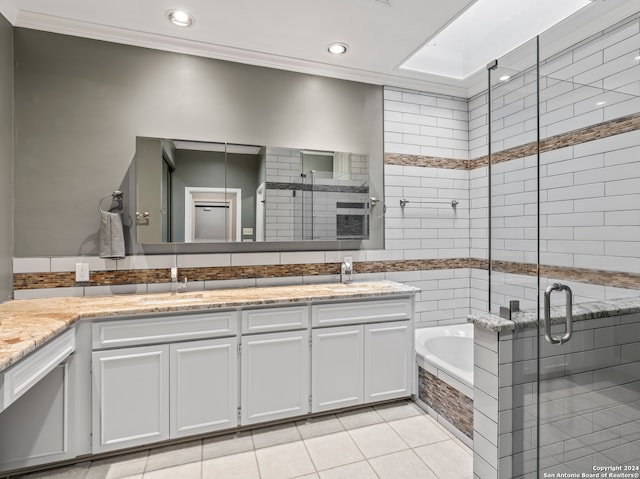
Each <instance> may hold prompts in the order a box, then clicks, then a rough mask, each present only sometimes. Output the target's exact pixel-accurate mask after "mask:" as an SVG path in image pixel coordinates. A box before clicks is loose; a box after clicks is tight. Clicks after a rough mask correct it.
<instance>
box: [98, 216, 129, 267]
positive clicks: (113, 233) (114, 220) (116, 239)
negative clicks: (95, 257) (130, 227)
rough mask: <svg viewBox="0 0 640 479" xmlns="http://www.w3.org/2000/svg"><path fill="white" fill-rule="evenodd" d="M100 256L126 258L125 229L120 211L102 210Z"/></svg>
mask: <svg viewBox="0 0 640 479" xmlns="http://www.w3.org/2000/svg"><path fill="white" fill-rule="evenodd" d="M100 257H101V258H110V259H122V258H124V231H123V229H122V216H121V214H120V213H111V212H109V211H102V210H101V211H100Z"/></svg>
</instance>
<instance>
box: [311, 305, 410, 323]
mask: <svg viewBox="0 0 640 479" xmlns="http://www.w3.org/2000/svg"><path fill="white" fill-rule="evenodd" d="M411 315H412V312H411V299H410V298H399V299H385V300H374V301H354V302H352V303H335V304H316V305H313V306H312V307H311V324H312V326H313V327H319V326H335V325H340V324H354V323H372V322H379V321H399V320H402V319H411Z"/></svg>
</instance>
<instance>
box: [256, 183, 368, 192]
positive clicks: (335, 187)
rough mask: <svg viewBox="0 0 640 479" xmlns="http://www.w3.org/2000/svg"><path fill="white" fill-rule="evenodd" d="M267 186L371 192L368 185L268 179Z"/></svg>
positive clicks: (274, 187)
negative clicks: (286, 181)
mask: <svg viewBox="0 0 640 479" xmlns="http://www.w3.org/2000/svg"><path fill="white" fill-rule="evenodd" d="M266 188H267V189H268V190H293V191H295V190H302V191H326V192H331V193H369V187H368V186H353V185H351V186H350V185H323V184H317V183H316V184H311V183H284V182H275V181H267V183H266Z"/></svg>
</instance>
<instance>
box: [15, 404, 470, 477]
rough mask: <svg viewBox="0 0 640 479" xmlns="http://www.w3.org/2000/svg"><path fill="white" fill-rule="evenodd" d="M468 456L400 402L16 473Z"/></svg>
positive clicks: (427, 464)
mask: <svg viewBox="0 0 640 479" xmlns="http://www.w3.org/2000/svg"><path fill="white" fill-rule="evenodd" d="M472 462H473V461H472V453H471V451H470V450H469V448H468V447H466V446H465V445H464V444H462V443H461V442H460V441H459V440H458V439H456V438H455V437H454V436H453V435H452V434H450V433H449V432H448V431H447V430H446V429H444V428H443V427H442V426H440V425H439V424H438V423H437V422H435V421H434V420H433V418H431V417H430V416H428V415H426V414H425V413H424V411H422V410H421V409H420V408H418V407H417V406H416V405H415V404H413V403H412V402H410V401H401V402H396V403H393V404H385V405H380V406H375V407H369V408H364V409H359V410H357V411H351V412H343V413H339V414H335V415H330V416H324V417H320V418H313V419H309V420H300V421H296V422H291V423H288V424H283V425H278V426H271V427H264V428H259V429H254V430H253V431H246V432H240V433H236V434H230V435H226V436H219V437H215V438H210V439H204V440H198V441H192V442H189V443H184V444H180V445H173V446H165V447H159V448H154V449H151V450H148V451H142V452H137V453H132V454H126V455H122V456H118V457H112V458H108V459H101V460H96V461H92V462H89V461H87V462H83V463H80V464H76V465H75V466H72V467H64V468H60V469H52V470H48V471H42V472H38V473H32V474H29V475H24V476H21V479H36V478H38V479H44V478H47V479H192V478H193V479H290V478H298V479H312V478H313V479H405V478H406V479H471V478H472V477H473V473H472Z"/></svg>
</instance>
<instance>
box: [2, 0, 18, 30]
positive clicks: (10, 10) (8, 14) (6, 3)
mask: <svg viewBox="0 0 640 479" xmlns="http://www.w3.org/2000/svg"><path fill="white" fill-rule="evenodd" d="M0 14H2V15H3V16H4V18H6V19H7V20H8V21H9V23H10V24H11V25H14V26H15V24H16V19H17V18H18V7H16V6H15V5H14V4H13V1H12V0H0Z"/></svg>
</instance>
